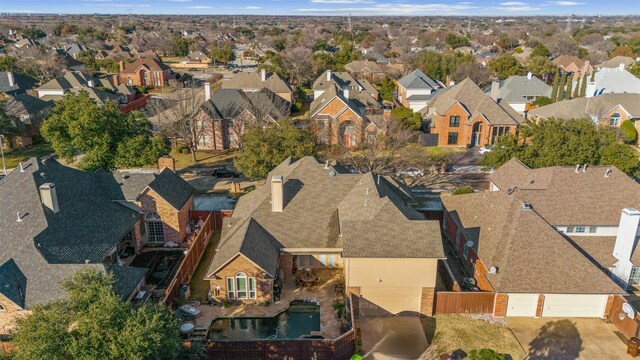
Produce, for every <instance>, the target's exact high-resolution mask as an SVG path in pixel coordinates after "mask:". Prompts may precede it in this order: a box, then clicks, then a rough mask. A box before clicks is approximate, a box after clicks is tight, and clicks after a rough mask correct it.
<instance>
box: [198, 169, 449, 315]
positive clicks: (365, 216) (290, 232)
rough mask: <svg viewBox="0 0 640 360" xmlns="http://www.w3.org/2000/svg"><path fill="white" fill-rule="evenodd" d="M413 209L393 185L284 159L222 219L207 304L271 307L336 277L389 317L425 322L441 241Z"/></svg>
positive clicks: (404, 191) (370, 176)
mask: <svg viewBox="0 0 640 360" xmlns="http://www.w3.org/2000/svg"><path fill="white" fill-rule="evenodd" d="M303 184H304V186H303ZM413 202H414V200H413V196H412V195H411V192H410V190H408V189H407V188H405V187H404V186H403V185H401V184H400V183H398V182H396V181H395V180H393V179H391V178H388V177H383V176H377V175H374V174H371V173H368V174H351V173H349V172H348V171H346V170H345V169H344V168H343V167H342V166H340V165H338V164H328V163H327V164H322V163H320V162H318V160H316V159H315V158H312V157H304V158H302V159H300V160H297V161H295V160H293V159H291V158H289V159H287V160H285V161H284V162H283V163H281V164H280V165H278V166H277V167H276V168H275V169H274V170H273V171H272V172H271V173H270V174H269V176H268V177H267V184H266V185H265V186H261V187H258V188H257V189H256V190H255V191H252V192H251V193H249V194H247V195H245V196H243V197H242V198H240V200H239V201H238V203H237V205H236V209H235V211H234V213H233V216H232V217H231V218H227V219H224V223H223V233H222V235H221V240H220V242H219V244H218V248H217V251H216V254H215V255H214V257H213V259H212V260H211V264H210V265H209V268H208V270H207V272H206V276H205V280H208V281H209V282H210V286H211V291H210V294H211V296H212V298H214V299H215V300H217V301H221V302H224V301H233V302H243V303H264V302H271V301H273V289H274V286H275V285H276V284H279V285H282V282H283V281H284V280H285V279H287V278H291V277H294V276H296V274H297V273H300V272H301V271H305V269H336V270H338V271H339V272H341V273H343V274H344V279H345V289H346V291H347V292H350V293H354V294H356V295H359V296H360V297H361V298H362V299H365V300H367V301H370V302H371V303H373V304H375V305H377V306H379V307H381V308H383V309H385V310H386V311H389V312H390V313H394V314H395V313H400V312H406V311H408V312H412V313H422V314H426V315H431V314H432V311H433V294H434V292H435V288H434V286H435V280H436V273H437V270H436V269H437V264H438V262H439V261H440V259H442V258H444V252H443V249H442V239H441V237H440V232H439V229H438V225H437V222H436V221H429V220H425V218H424V215H422V214H420V213H418V212H416V211H415V210H413V209H412V208H411V207H409V206H408V204H410V203H413ZM365 207H366V208H365ZM434 226H435V227H434ZM416 273H419V274H420V276H412V274H413V275H415V274H416Z"/></svg>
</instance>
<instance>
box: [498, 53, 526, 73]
mask: <svg viewBox="0 0 640 360" xmlns="http://www.w3.org/2000/svg"><path fill="white" fill-rule="evenodd" d="M489 68H490V69H491V70H493V71H494V72H495V73H496V74H497V75H498V77H499V78H500V79H506V78H508V77H510V76H513V75H522V74H523V73H524V68H523V67H522V65H521V64H520V62H519V61H518V60H517V59H516V58H515V57H513V55H511V54H509V53H505V54H502V55H500V56H498V57H497V58H495V59H493V60H492V61H491V62H489Z"/></svg>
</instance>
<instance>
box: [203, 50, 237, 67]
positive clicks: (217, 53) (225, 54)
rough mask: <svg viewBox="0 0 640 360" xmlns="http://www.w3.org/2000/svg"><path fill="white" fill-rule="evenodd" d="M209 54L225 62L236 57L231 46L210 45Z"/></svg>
mask: <svg viewBox="0 0 640 360" xmlns="http://www.w3.org/2000/svg"><path fill="white" fill-rule="evenodd" d="M209 56H211V58H212V59H216V60H217V61H220V62H223V63H225V64H227V63H228V62H230V61H233V60H235V59H236V55H235V53H234V52H233V49H232V48H231V46H212V47H211V48H210V49H209Z"/></svg>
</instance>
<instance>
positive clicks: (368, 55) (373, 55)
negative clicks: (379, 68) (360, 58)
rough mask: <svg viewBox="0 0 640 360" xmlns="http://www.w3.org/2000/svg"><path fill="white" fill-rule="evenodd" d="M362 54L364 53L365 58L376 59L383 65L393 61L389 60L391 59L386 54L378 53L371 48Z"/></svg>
mask: <svg viewBox="0 0 640 360" xmlns="http://www.w3.org/2000/svg"><path fill="white" fill-rule="evenodd" d="M362 54H363V55H364V58H365V59H368V60H372V61H375V62H376V63H378V64H381V65H389V64H390V63H391V61H389V59H387V57H385V56H384V55H382V54H380V53H377V52H375V51H371V50H367V49H365V50H364V51H363V52H362Z"/></svg>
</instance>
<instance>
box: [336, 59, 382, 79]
mask: <svg viewBox="0 0 640 360" xmlns="http://www.w3.org/2000/svg"><path fill="white" fill-rule="evenodd" d="M344 69H345V70H346V71H347V72H348V73H349V74H351V76H353V77H355V78H356V79H366V80H369V81H375V80H377V79H381V78H383V77H384V76H385V72H384V69H383V68H382V66H380V65H378V63H376V62H374V61H369V60H364V61H362V60H354V61H352V62H350V63H348V64H346V65H345V66H344Z"/></svg>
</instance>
